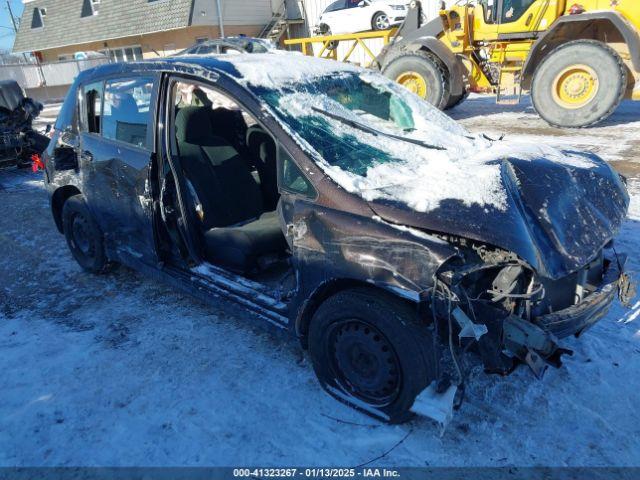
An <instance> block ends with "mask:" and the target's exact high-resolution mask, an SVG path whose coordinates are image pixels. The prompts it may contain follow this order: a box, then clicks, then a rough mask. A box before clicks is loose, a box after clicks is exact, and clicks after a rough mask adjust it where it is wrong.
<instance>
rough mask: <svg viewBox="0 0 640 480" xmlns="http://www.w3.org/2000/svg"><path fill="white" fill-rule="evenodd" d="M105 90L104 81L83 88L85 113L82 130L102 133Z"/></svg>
mask: <svg viewBox="0 0 640 480" xmlns="http://www.w3.org/2000/svg"><path fill="white" fill-rule="evenodd" d="M103 90H104V85H103V84H102V82H96V83H91V84H89V85H86V86H85V87H84V89H83V96H84V102H83V103H84V110H85V114H84V119H83V122H82V124H83V125H82V130H83V131H85V132H89V133H98V134H99V133H100V119H101V116H102V97H103Z"/></svg>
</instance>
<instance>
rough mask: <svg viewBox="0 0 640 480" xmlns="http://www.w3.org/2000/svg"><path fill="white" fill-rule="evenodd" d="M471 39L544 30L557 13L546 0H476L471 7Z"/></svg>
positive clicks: (506, 37) (515, 36)
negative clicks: (472, 29)
mask: <svg viewBox="0 0 640 480" xmlns="http://www.w3.org/2000/svg"><path fill="white" fill-rule="evenodd" d="M473 15H474V35H473V36H474V40H475V41H479V40H498V39H499V40H512V39H522V38H523V36H524V37H528V36H529V34H535V33H537V32H539V31H544V30H546V29H547V28H548V26H549V25H551V24H552V23H553V22H554V21H555V20H556V18H557V17H558V12H557V9H554V8H550V0H480V1H479V2H478V3H477V4H476V5H475V7H474V11H473Z"/></svg>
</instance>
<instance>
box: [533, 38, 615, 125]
mask: <svg viewBox="0 0 640 480" xmlns="http://www.w3.org/2000/svg"><path fill="white" fill-rule="evenodd" d="M626 89H627V70H626V67H625V65H624V62H623V61H622V59H621V58H620V56H619V55H618V54H617V53H616V52H615V50H613V49H612V48H611V47H609V46H608V45H606V44H604V43H602V42H598V41H596V40H576V41H573V42H568V43H566V44H564V45H562V46H561V47H558V48H556V49H555V50H553V51H552V52H551V53H550V54H549V55H548V56H547V58H545V59H544V60H543V61H542V62H541V63H540V65H539V66H538V67H537V69H536V71H535V73H534V76H533V84H532V86H531V100H532V102H533V106H534V108H535V109H536V111H537V112H538V114H539V115H540V116H541V117H542V118H543V119H544V120H546V121H547V122H548V123H549V124H551V125H553V126H555V127H565V128H583V127H590V126H592V125H595V124H597V123H599V122H601V121H602V120H604V119H606V118H608V117H609V116H610V115H611V114H612V113H613V112H614V111H615V109H616V108H618V105H620V102H621V101H622V99H623V98H624V94H625V91H626Z"/></svg>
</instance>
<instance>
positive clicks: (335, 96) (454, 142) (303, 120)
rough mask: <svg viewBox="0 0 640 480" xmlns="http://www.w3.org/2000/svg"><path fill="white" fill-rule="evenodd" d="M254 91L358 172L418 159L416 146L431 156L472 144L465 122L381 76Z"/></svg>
mask: <svg viewBox="0 0 640 480" xmlns="http://www.w3.org/2000/svg"><path fill="white" fill-rule="evenodd" d="M252 89H253V90H254V91H256V93H257V94H258V95H259V96H260V97H261V98H262V99H263V100H264V101H266V102H267V103H268V104H269V106H270V107H272V108H273V109H274V110H276V111H277V113H278V114H279V116H280V117H282V119H283V120H284V121H285V122H286V123H287V125H288V126H289V127H290V128H291V130H293V131H295V132H296V133H297V134H298V135H299V136H300V137H302V139H303V140H304V141H305V143H307V144H308V145H309V146H310V147H312V149H313V151H314V152H315V153H317V154H318V155H319V156H320V157H321V158H322V159H323V160H324V161H326V162H327V163H328V164H329V165H331V166H334V167H338V168H340V169H341V170H343V171H346V172H349V173H352V174H355V175H358V176H366V175H367V171H368V170H369V169H370V168H372V167H375V166H377V165H382V164H387V165H389V164H399V163H400V164H401V163H406V162H408V161H412V160H414V159H415V150H416V149H418V150H420V156H423V155H424V156H430V155H433V153H434V152H433V151H432V150H449V149H451V148H453V149H454V150H455V149H456V147H460V142H462V143H463V144H464V145H470V144H471V141H470V138H468V136H469V134H468V133H467V132H466V130H464V129H463V128H462V127H461V126H459V125H458V124H457V123H455V122H454V121H452V120H450V119H449V118H448V117H446V116H445V115H444V114H442V113H441V112H439V111H438V110H436V109H435V108H433V107H431V106H430V105H428V104H427V103H425V102H423V101H422V100H420V99H419V98H418V97H415V96H413V95H411V94H410V93H409V92H408V91H406V90H405V89H403V88H402V87H399V86H397V85H396V84H395V83H393V82H390V81H386V80H385V79H383V78H381V77H380V76H379V75H375V74H370V73H366V72H365V73H360V72H357V73H353V72H339V73H337V74H335V75H331V76H322V77H319V78H315V79H314V81H312V82H295V83H291V84H288V85H287V84H285V85H283V86H280V87H279V88H277V89H274V88H264V87H253V88H252Z"/></svg>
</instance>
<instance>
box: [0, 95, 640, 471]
mask: <svg viewBox="0 0 640 480" xmlns="http://www.w3.org/2000/svg"><path fill="white" fill-rule="evenodd" d="M46 113H47V117H49V116H55V112H54V110H52V109H50V110H48V111H47V112H46ZM451 114H452V116H453V117H454V118H457V119H460V120H461V121H462V123H464V124H465V125H467V126H468V127H469V128H470V129H471V130H474V131H487V132H489V133H491V134H500V133H506V134H507V135H508V138H514V139H515V138H518V137H526V138H527V139H532V138H533V139H534V140H535V141H539V142H545V143H549V144H554V145H558V144H563V145H569V146H571V147H575V148H588V149H592V150H594V151H596V152H598V153H600V154H601V155H602V156H604V158H605V159H607V160H610V161H614V162H616V163H615V165H616V166H619V167H620V169H621V170H622V171H624V173H625V174H627V175H628V176H629V178H630V189H631V191H632V193H633V195H634V197H633V203H632V209H631V213H630V216H629V220H628V222H627V223H626V224H625V226H624V229H623V231H622V232H621V235H620V238H619V244H620V248H621V249H624V250H626V251H627V252H629V253H630V254H631V266H632V268H633V269H634V270H635V271H640V269H639V268H638V267H639V265H640V258H639V257H638V256H637V252H638V250H639V249H640V169H638V166H640V157H639V155H640V154H639V153H638V152H639V151H640V150H639V147H640V104H637V103H636V104H633V103H629V102H628V103H625V104H624V105H623V106H622V107H621V109H620V110H619V111H618V112H617V113H616V115H614V116H613V117H612V118H611V119H610V120H609V121H608V122H607V123H606V124H605V125H604V126H601V127H598V128H594V129H590V130H579V131H560V130H556V129H552V128H549V127H548V126H546V124H544V122H542V121H541V120H539V119H538V118H537V117H535V115H533V113H532V112H531V109H530V107H528V106H527V105H526V104H525V105H524V106H523V107H512V108H507V109H505V108H504V107H497V106H495V105H493V104H492V102H491V99H490V98H486V97H472V98H470V99H469V101H467V102H465V103H464V104H463V105H461V106H460V107H458V108H456V109H455V110H453V111H452V112H451ZM638 317H640V303H639V304H636V305H635V309H634V310H631V311H628V310H625V309H623V308H622V307H620V306H619V305H616V306H615V307H614V308H613V309H612V310H611V312H610V314H609V315H608V316H607V317H606V318H605V319H604V320H602V321H601V322H600V323H598V324H597V325H596V326H595V327H594V328H593V329H592V330H590V331H589V332H587V333H586V334H585V335H584V337H582V338H580V339H577V340H569V341H568V342H567V343H568V345H567V346H568V347H569V348H571V349H573V350H574V351H575V354H574V356H573V357H569V358H566V361H565V365H564V366H563V367H562V368H561V369H559V370H549V371H548V372H547V374H546V375H545V377H544V379H543V380H542V381H538V380H536V379H535V378H534V377H533V376H532V375H531V373H530V372H529V371H528V370H527V369H526V368H520V369H518V370H517V371H516V372H515V373H514V374H513V375H511V376H510V377H507V378H499V377H496V376H487V375H485V374H484V373H482V371H481V370H480V369H476V370H475V371H474V372H473V374H472V376H471V379H470V381H469V384H468V388H467V399H466V402H465V403H464V404H463V406H462V409H461V410H460V411H458V412H457V413H456V415H455V416H454V419H453V421H452V422H451V424H450V425H449V426H448V428H447V429H446V431H444V433H443V432H441V431H440V429H439V427H438V426H437V425H436V424H434V423H433V422H432V421H430V420H427V419H423V418H417V419H415V420H413V421H412V422H410V423H408V424H405V425H401V426H386V425H382V424H379V423H377V422H375V421H373V420H371V419H370V418H368V417H366V416H363V415H361V414H359V413H356V412H354V411H352V410H350V409H349V408H347V407H345V406H343V405H341V404H339V403H337V402H336V401H334V400H333V399H331V398H330V397H329V396H328V395H326V394H325V393H324V392H323V391H322V390H321V389H320V387H319V386H318V384H317V382H316V380H315V378H314V376H313V372H312V370H311V366H310V364H309V360H308V358H307V357H306V354H305V353H304V352H303V351H302V350H301V348H300V347H299V345H298V343H297V341H296V340H295V339H293V338H290V337H288V336H287V335H286V334H284V333H282V332H280V331H275V330H273V329H272V328H270V327H269V326H268V325H266V324H263V323H262V322H261V321H260V320H259V319H256V318H255V317H253V316H252V315H250V314H248V313H246V312H245V311H243V310H242V309H241V308H239V307H237V306H236V305H235V304H233V303H230V302H228V301H224V300H220V302H219V304H218V306H217V307H216V308H211V307H208V306H203V305H202V304H200V303H198V302H197V301H195V300H193V299H192V298H190V297H187V296H184V295H182V294H180V293H178V292H175V291H173V290H171V289H170V288H169V287H167V286H165V285H162V284H158V283H155V282H154V281H152V280H149V279H147V278H145V277H143V276H141V275H139V274H137V273H135V272H132V271H130V270H127V269H124V268H120V269H119V270H117V271H116V272H115V273H113V274H110V275H107V276H93V275H89V274H87V273H84V272H82V271H81V270H80V268H79V267H78V266H77V265H76V264H75V263H74V261H73V260H72V258H71V256H70V254H69V252H68V250H67V247H66V244H65V242H64V239H63V237H62V236H61V235H59V234H58V233H57V231H56V230H55V227H54V224H53V222H52V220H51V215H50V212H49V206H48V200H47V198H46V194H45V192H44V190H42V188H41V185H40V182H39V181H38V177H37V176H33V175H29V174H27V173H24V172H22V173H20V174H17V173H16V172H14V171H4V172H0V372H2V373H1V374H0V392H1V393H0V466H16V465H18V466H34V465H45V466H52V465H62V466H81V465H102V466H116V465H118V466H119V465H157V466H161V465H194V466H195V465H223V466H232V465H262V466H266V465H342V466H355V465H359V464H362V463H364V462H367V461H369V460H371V459H373V458H376V457H378V456H379V455H381V454H382V453H384V452H386V451H387V450H389V449H390V448H391V447H393V446H394V445H395V444H396V443H398V442H399V441H400V440H402V439H403V438H405V437H406V440H405V441H404V442H402V444H401V445H399V446H398V447H397V448H395V449H393V451H392V452H390V453H389V454H388V455H386V456H384V457H383V458H382V459H380V460H378V461H376V462H375V465H393V466H411V465H415V466H441V465H443V466H444V465H446V466H507V465H515V466H528V465H543V466H596V465H597V466H640V408H638V405H639V404H640V375H639V374H638V372H639V371H640V318H638ZM407 435H408V436H407Z"/></svg>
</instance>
